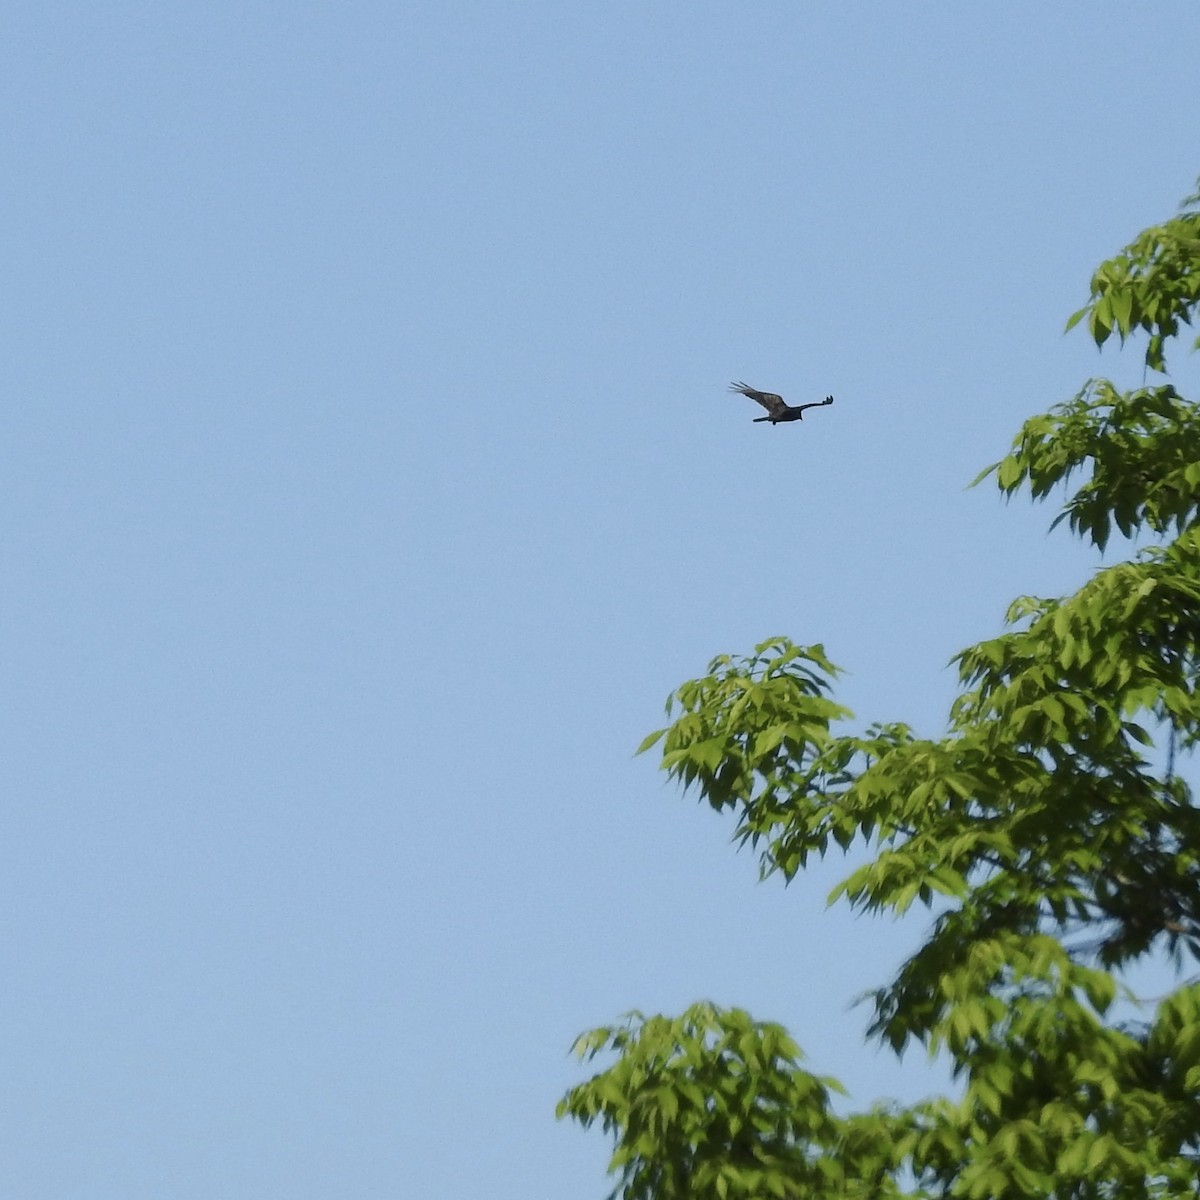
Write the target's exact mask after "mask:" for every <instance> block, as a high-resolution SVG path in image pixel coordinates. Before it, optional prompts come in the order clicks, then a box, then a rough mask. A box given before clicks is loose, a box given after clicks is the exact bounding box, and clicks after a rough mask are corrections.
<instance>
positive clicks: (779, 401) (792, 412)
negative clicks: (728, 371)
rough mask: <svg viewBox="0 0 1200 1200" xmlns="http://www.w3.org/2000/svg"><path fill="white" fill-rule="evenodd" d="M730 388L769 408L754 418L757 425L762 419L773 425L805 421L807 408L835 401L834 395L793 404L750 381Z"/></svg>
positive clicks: (818, 406)
mask: <svg viewBox="0 0 1200 1200" xmlns="http://www.w3.org/2000/svg"><path fill="white" fill-rule="evenodd" d="M729 390H730V391H731V392H738V393H740V394H741V395H743V396H749V397H750V399H751V400H757V401H758V402H759V404H761V405H762V406H763V408H765V409H766V410H767V415H766V416H765V417H755V418H754V424H755V425H757V424H758V423H759V422H760V421H770V422H771V424H772V425H778V424H779V422H780V421H803V420H804V410H805V409H806V408H824V407H825V405H827V404H832V403H833V397H832V396H826V397H825V399H824V400H817V401H815V402H814V403H812V404H796V405H791V404H788V403H787V402H786V401H785V400H784V398H783V397H782V396H777V395H775V393H774V392H760V391H758V390H757V389H755V388H752V387H751V386H750V385H749V384H748V383H731V384H730V385H729Z"/></svg>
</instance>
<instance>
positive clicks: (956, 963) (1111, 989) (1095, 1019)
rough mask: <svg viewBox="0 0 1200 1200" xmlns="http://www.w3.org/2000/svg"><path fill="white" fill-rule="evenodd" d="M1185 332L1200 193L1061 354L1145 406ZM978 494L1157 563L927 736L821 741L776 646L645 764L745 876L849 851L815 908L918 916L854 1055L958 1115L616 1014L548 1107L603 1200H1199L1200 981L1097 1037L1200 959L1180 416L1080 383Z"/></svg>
mask: <svg viewBox="0 0 1200 1200" xmlns="http://www.w3.org/2000/svg"><path fill="white" fill-rule="evenodd" d="M1198 308H1200V192H1198V193H1197V195H1195V196H1192V197H1190V198H1189V200H1188V201H1186V202H1185V204H1184V206H1183V208H1182V209H1181V210H1180V212H1179V214H1178V215H1177V216H1175V217H1173V218H1172V219H1170V220H1168V221H1166V222H1164V223H1163V224H1161V225H1157V226H1154V227H1153V228H1150V229H1148V230H1146V231H1145V232H1144V233H1142V234H1141V235H1140V236H1139V237H1138V238H1137V239H1136V240H1135V241H1134V242H1132V243H1131V244H1130V245H1129V246H1127V247H1126V248H1125V249H1124V250H1122V251H1121V252H1120V253H1119V254H1118V255H1116V256H1115V257H1114V258H1112V259H1110V260H1109V261H1107V262H1105V263H1103V264H1102V265H1101V266H1100V268H1099V269H1098V270H1097V271H1096V273H1095V275H1094V277H1093V279H1092V284H1091V296H1090V298H1089V301H1088V303H1087V305H1086V306H1085V307H1084V308H1082V309H1081V310H1080V311H1079V312H1077V313H1076V314H1075V315H1074V316H1073V317H1072V318H1071V321H1070V323H1069V324H1068V328H1070V327H1071V326H1072V325H1075V324H1076V323H1078V322H1081V321H1084V320H1085V319H1086V321H1087V327H1088V329H1089V330H1090V332H1091V335H1092V337H1093V339H1094V340H1095V342H1096V343H1097V345H1103V344H1104V342H1105V341H1106V340H1107V339H1109V338H1110V337H1111V336H1112V335H1113V334H1116V336H1117V338H1118V340H1119V341H1120V342H1121V343H1124V342H1125V340H1126V339H1127V338H1129V337H1131V336H1134V335H1135V334H1139V333H1144V334H1146V335H1147V336H1148V340H1147V343H1146V348H1145V362H1146V367H1147V369H1148V371H1154V372H1155V373H1156V375H1160V376H1164V377H1165V375H1166V349H1167V347H1168V346H1169V345H1170V344H1171V343H1172V342H1173V340H1174V339H1176V338H1177V337H1178V336H1179V334H1180V329H1181V326H1182V325H1185V324H1186V325H1190V324H1191V321H1192V318H1193V316H1194V315H1195V313H1196V312H1197V309H1198ZM1195 346H1200V338H1198V339H1196V342H1195V344H1194V347H1193V348H1195ZM988 478H990V479H994V480H995V482H996V483H997V484H998V486H999V488H1000V490H1001V491H1002V492H1003V493H1004V494H1005V495H1007V496H1012V495H1014V494H1015V493H1017V492H1019V491H1022V490H1023V489H1028V491H1029V493H1030V494H1031V496H1032V497H1033V498H1034V499H1037V500H1043V499H1045V498H1046V497H1048V496H1050V495H1051V493H1053V492H1054V491H1055V490H1056V489H1058V488H1060V487H1062V488H1064V489H1066V490H1067V497H1066V501H1065V504H1064V506H1063V508H1062V511H1061V513H1060V514H1059V516H1058V518H1057V520H1056V522H1055V524H1057V523H1058V522H1059V521H1063V520H1065V521H1066V522H1067V523H1068V525H1069V527H1070V529H1071V530H1072V531H1073V532H1074V534H1075V535H1077V536H1078V537H1081V538H1083V539H1085V540H1088V541H1090V542H1091V543H1092V544H1093V545H1094V546H1095V547H1096V548H1097V549H1098V550H1100V551H1103V550H1104V549H1105V547H1106V545H1107V544H1108V542H1109V539H1110V535H1111V532H1112V530H1113V528H1114V526H1115V528H1116V529H1117V530H1119V531H1120V532H1121V534H1123V535H1124V536H1125V537H1127V538H1133V537H1135V536H1136V537H1139V538H1141V539H1143V542H1145V541H1147V540H1148V541H1149V542H1150V543H1151V544H1150V545H1149V546H1148V548H1145V549H1142V550H1141V551H1140V552H1138V553H1136V554H1133V555H1132V556H1131V557H1129V558H1128V559H1127V560H1125V561H1120V562H1117V563H1115V564H1113V565H1109V566H1104V567H1102V568H1101V569H1098V570H1097V571H1096V572H1095V574H1094V575H1093V576H1092V578H1091V579H1090V580H1089V581H1088V582H1087V583H1086V584H1085V585H1084V586H1083V587H1081V588H1080V589H1079V590H1078V591H1077V592H1075V593H1074V594H1073V595H1069V596H1065V597H1061V598H1058V599H1039V598H1035V597H1030V596H1024V597H1021V598H1019V599H1017V600H1015V601H1014V602H1013V604H1012V606H1011V607H1010V609H1009V611H1008V619H1007V625H1008V628H1007V631H1006V632H1005V633H1004V634H1003V635H1002V636H1001V637H998V638H995V639H993V640H990V641H986V642H981V643H980V644H978V645H976V646H972V647H970V648H968V649H966V650H964V651H962V653H961V654H959V655H958V656H957V659H956V662H957V666H958V671H959V677H960V685H961V686H960V694H959V695H958V697H957V699H956V700H955V701H954V703H953V705H952V707H951V711H950V715H949V722H948V728H947V732H946V734H945V736H944V737H941V738H938V739H932V740H930V739H924V738H919V737H917V736H915V734H914V733H913V731H912V730H911V729H909V728H908V727H906V726H905V725H903V724H876V725H872V726H871V727H869V728H868V729H867V730H866V732H865V733H848V732H843V731H841V730H842V729H844V728H845V723H846V722H847V721H848V720H849V718H850V716H851V714H850V713H848V712H847V710H846V709H844V708H843V707H841V706H840V705H838V704H837V703H836V702H835V701H834V700H833V699H832V695H831V693H832V683H833V681H834V680H835V679H836V676H837V674H838V670H837V668H836V667H835V666H834V665H833V664H832V663H831V662H830V661H829V660H828V659H827V658H826V655H825V651H824V649H823V647H821V646H819V645H815V646H799V645H795V644H793V643H792V642H790V641H788V640H787V639H785V638H775V639H772V640H770V641H767V642H764V643H762V644H761V645H759V646H757V647H756V648H755V650H754V652H753V654H751V655H749V656H746V657H730V656H722V657H719V658H716V659H714V660H713V662H712V663H711V664H710V665H709V669H708V673H707V674H706V675H705V676H703V677H702V678H700V679H695V680H692V681H690V682H688V683H685V684H683V685H682V686H681V687H679V688H678V689H677V690H676V691H675V692H674V693H673V695H672V697H671V699H670V700H669V702H668V714H669V716H670V717H671V722H670V724H669V725H668V726H667V727H666V728H665V729H661V730H659V731H658V732H656V733H654V734H651V735H650V737H648V738H647V739H646V741H645V742H644V743H643V745H642V747H641V749H642V750H643V751H644V750H648V749H650V748H651V747H653V746H656V745H658V746H660V747H661V753H662V763H661V765H662V767H663V769H664V770H666V771H667V772H668V774H669V775H670V776H672V777H673V778H675V779H676V780H678V781H679V782H680V783H681V784H682V785H683V786H684V788H685V789H686V790H691V791H693V792H698V793H699V796H700V798H701V799H702V800H704V801H707V803H708V804H710V805H712V806H713V807H714V808H715V809H718V810H720V811H723V812H724V811H729V812H730V813H731V814H732V815H733V817H734V819H735V820H736V837H737V838H738V839H739V840H740V841H741V842H743V843H750V844H752V845H753V846H755V847H757V848H758V849H759V851H760V854H761V866H762V871H763V874H764V875H770V874H776V873H777V874H780V875H782V876H783V877H784V878H785V879H788V880H791V879H793V878H794V877H796V876H797V875H799V874H800V873H801V872H802V871H803V870H804V867H805V865H806V863H807V862H808V860H809V859H810V857H811V856H813V855H820V856H823V855H825V854H826V853H829V852H832V851H833V850H834V849H835V848H840V849H841V850H843V851H845V850H847V849H849V848H850V847H851V846H858V847H866V848H868V849H869V850H870V852H871V853H870V860H869V861H868V862H867V863H866V865H864V866H861V867H859V868H858V869H856V870H854V871H853V872H852V873H851V874H850V875H849V876H848V877H847V878H845V879H844V880H843V881H842V882H841V883H840V884H839V885H838V886H837V887H836V888H835V889H834V892H833V893H832V896H831V899H835V900H840V901H842V902H845V903H848V904H850V905H851V906H853V908H855V909H856V910H858V911H861V912H866V911H890V912H893V913H903V912H905V911H906V910H908V909H909V908H910V907H911V906H912V905H914V904H920V905H923V906H925V907H926V908H928V909H935V908H936V912H937V915H936V916H935V918H934V919H933V920H932V923H931V926H930V928H929V932H928V934H927V936H926V937H925V939H924V941H923V943H922V944H921V945H920V947H919V948H918V949H917V950H916V952H915V953H914V954H913V955H912V956H911V957H910V958H909V959H908V960H907V961H906V962H905V963H904V964H903V966H902V967H901V969H900V971H899V973H898V974H897V975H896V977H895V978H894V979H893V980H891V982H890V983H888V984H886V985H885V986H882V987H881V988H880V989H879V990H878V991H877V992H876V993H874V996H873V1001H874V1015H873V1019H872V1021H871V1024H870V1027H869V1033H870V1035H871V1036H872V1037H874V1038H876V1039H878V1040H881V1041H883V1042H884V1043H887V1044H889V1045H890V1046H891V1047H893V1048H894V1049H895V1050H896V1051H897V1052H899V1051H902V1050H903V1049H905V1048H906V1047H909V1046H911V1045H914V1044H917V1045H921V1046H924V1047H926V1048H927V1049H929V1050H931V1051H941V1052H942V1053H944V1054H945V1055H947V1056H948V1058H949V1061H950V1063H951V1065H952V1069H953V1072H954V1074H955V1076H956V1078H957V1080H958V1081H959V1083H960V1085H961V1093H960V1095H958V1096H957V1097H956V1098H944V1099H938V1100H935V1101H931V1102H924V1103H921V1104H918V1105H914V1106H911V1107H900V1106H896V1105H890V1106H889V1105H879V1106H877V1107H875V1108H873V1109H871V1110H869V1111H866V1112H861V1113H854V1114H851V1115H849V1116H839V1115H836V1114H835V1113H834V1112H833V1110H832V1108H831V1105H830V1095H831V1092H833V1091H838V1090H840V1089H839V1087H838V1085H837V1084H836V1082H835V1081H833V1080H829V1079H823V1078H818V1077H816V1076H814V1075H811V1074H810V1073H808V1072H807V1071H806V1070H805V1069H804V1068H803V1067H802V1066H801V1065H800V1052H799V1050H798V1048H797V1046H796V1045H795V1043H794V1042H792V1040H791V1039H790V1038H789V1037H788V1035H787V1033H786V1032H785V1031H784V1030H783V1029H782V1028H781V1027H779V1026H777V1025H774V1024H770V1023H761V1022H757V1021H755V1020H753V1019H752V1018H751V1017H750V1015H749V1014H747V1013H745V1012H743V1011H741V1010H737V1009H721V1008H717V1007H715V1006H712V1005H707V1004H701V1005H695V1006H693V1007H692V1008H690V1009H688V1010H687V1011H686V1012H685V1013H683V1014H682V1015H681V1016H678V1017H675V1018H669V1017H666V1016H652V1017H649V1018H646V1017H643V1016H642V1015H640V1014H637V1013H634V1014H631V1015H630V1016H629V1017H627V1018H626V1019H625V1020H624V1022H622V1023H619V1024H616V1025H613V1026H609V1027H605V1028H602V1029H597V1030H594V1031H592V1032H591V1033H588V1034H585V1035H583V1036H582V1037H581V1038H580V1039H579V1040H578V1042H577V1050H578V1052H579V1053H580V1055H581V1057H583V1058H585V1059H588V1060H592V1059H595V1058H596V1057H597V1056H605V1057H606V1058H607V1059H608V1060H609V1061H608V1065H607V1066H606V1067H605V1068H604V1069H602V1070H600V1072H599V1073H598V1074H596V1075H595V1076H593V1077H592V1078H591V1079H589V1080H587V1081H586V1082H584V1083H581V1084H580V1085H578V1086H576V1087H574V1088H572V1089H571V1090H570V1091H569V1092H568V1093H567V1095H566V1096H565V1097H564V1098H563V1100H562V1101H561V1103H560V1105H559V1115H560V1116H569V1117H572V1118H574V1119H575V1120H577V1121H580V1122H581V1123H582V1124H583V1125H585V1126H587V1125H591V1124H592V1123H593V1122H598V1123H599V1124H600V1125H601V1126H602V1127H603V1128H604V1129H605V1130H606V1131H607V1132H609V1133H610V1134H611V1135H612V1136H613V1137H614V1139H615V1150H614V1153H613V1157H612V1161H611V1165H610V1169H611V1171H612V1173H613V1174H615V1175H616V1177H617V1185H616V1188H615V1189H614V1191H613V1193H612V1194H613V1196H614V1197H617V1196H620V1197H623V1198H624V1200H684V1198H685V1197H686V1198H687V1200H709V1198H710V1197H711V1198H713V1200H751V1198H754V1200H759V1198H763V1197H779V1198H780V1200H792V1198H800V1197H807V1196H822V1197H863V1198H866V1197H892V1196H919V1197H925V1196H929V1197H933V1196H955V1197H957V1196H962V1197H968V1198H971V1200H983V1198H985V1197H986V1198H991V1197H1055V1198H1063V1197H1071V1198H1078V1200H1090V1198H1092V1197H1095V1198H1097V1200H1099V1198H1102V1197H1105V1198H1107V1197H1118V1196H1119V1197H1122V1198H1124V1197H1155V1198H1165V1197H1184V1196H1187V1197H1192V1198H1196V1197H1200V976H1197V977H1196V978H1193V979H1189V980H1187V981H1186V982H1181V983H1178V984H1177V986H1176V987H1175V989H1174V990H1173V991H1172V992H1171V993H1170V994H1169V995H1168V996H1166V997H1163V998H1161V999H1160V1000H1159V1002H1158V1003H1157V1005H1156V1007H1155V1008H1154V1009H1153V1010H1152V1015H1151V1016H1150V1017H1149V1019H1147V1020H1144V1021H1140V1022H1128V1021H1126V1022H1121V1021H1119V1020H1117V1019H1116V1017H1115V1016H1114V1015H1113V1013H1114V1008H1113V1005H1114V1000H1115V999H1116V998H1117V997H1118V996H1119V995H1122V994H1128V993H1127V991H1126V988H1125V985H1124V984H1123V982H1122V976H1123V972H1124V970H1125V969H1126V968H1128V967H1129V966H1130V965H1131V964H1133V963H1134V962H1136V961H1138V960H1143V959H1145V958H1147V957H1148V956H1154V955H1162V956H1166V957H1167V958H1168V959H1171V960H1173V961H1174V963H1175V964H1176V966H1177V968H1178V974H1177V976H1176V978H1177V980H1178V979H1179V978H1181V977H1182V975H1183V974H1184V968H1185V967H1186V966H1187V964H1188V963H1190V962H1191V963H1194V960H1196V959H1200V808H1198V806H1197V804H1196V801H1195V798H1194V796H1193V793H1192V790H1191V788H1190V787H1189V785H1188V783H1187V782H1186V780H1185V779H1184V778H1183V777H1182V775H1181V774H1180V772H1179V770H1178V766H1177V764H1178V763H1179V762H1180V761H1181V760H1182V758H1183V756H1185V755H1186V754H1187V753H1188V752H1189V751H1190V750H1191V749H1192V748H1193V747H1194V746H1195V745H1196V743H1197V741H1198V740H1200V690H1198V688H1200V410H1198V408H1197V405H1196V404H1195V403H1194V402H1193V401H1189V400H1187V399H1185V398H1184V397H1183V396H1182V395H1180V394H1179V393H1178V392H1177V391H1176V390H1175V388H1174V387H1173V386H1172V385H1171V384H1170V383H1169V382H1165V381H1160V382H1155V383H1154V384H1153V385H1152V386H1143V387H1140V388H1137V389H1134V390H1131V391H1122V390H1120V389H1119V388H1118V387H1117V386H1115V385H1114V384H1113V383H1111V382H1110V381H1108V380H1105V379H1094V380H1091V381H1089V382H1088V383H1087V384H1086V385H1085V386H1084V387H1083V388H1082V390H1081V391H1080V392H1079V393H1078V394H1077V395H1076V396H1075V397H1074V398H1073V399H1071V400H1069V401H1067V402H1066V403H1064V404H1060V405H1058V406H1056V407H1055V408H1053V409H1051V410H1050V411H1049V412H1047V413H1044V414H1042V415H1039V416H1036V417H1033V418H1032V419H1030V420H1028V421H1026V422H1025V424H1024V426H1023V427H1022V428H1021V430H1020V432H1019V434H1018V435H1017V438H1016V440H1015V442H1014V444H1013V447H1012V450H1011V451H1010V453H1009V454H1008V455H1007V456H1006V457H1004V458H1003V459H1002V460H1001V461H1000V462H998V463H996V464H995V465H994V466H992V467H990V468H989V469H988V470H987V471H985V472H984V473H983V475H981V476H980V478H979V479H978V480H977V481H976V482H977V483H978V482H981V481H982V480H984V479H988ZM1075 483H1077V484H1078V486H1075V487H1074V489H1073V490H1071V487H1070V485H1072V484H1075Z"/></svg>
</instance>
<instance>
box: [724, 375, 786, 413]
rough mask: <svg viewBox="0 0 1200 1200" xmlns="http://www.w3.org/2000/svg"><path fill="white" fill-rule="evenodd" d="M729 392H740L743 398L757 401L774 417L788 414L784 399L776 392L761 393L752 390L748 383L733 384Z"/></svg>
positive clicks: (754, 389)
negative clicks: (747, 397) (746, 397)
mask: <svg viewBox="0 0 1200 1200" xmlns="http://www.w3.org/2000/svg"><path fill="white" fill-rule="evenodd" d="M729 390H730V391H731V392H738V393H740V394H741V395H743V396H749V397H750V399H751V400H757V401H758V402H759V404H761V405H762V406H763V408H765V409H766V410H767V412H769V413H770V414H771V416H773V417H777V416H778V415H779V414H780V413H784V412H787V404H786V403H785V401H784V399H783V397H782V396H777V395H775V393H774V392H760V391H758V390H757V389H756V388H752V387H751V386H750V385H749V384H748V383H731V384H730V385H729Z"/></svg>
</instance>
